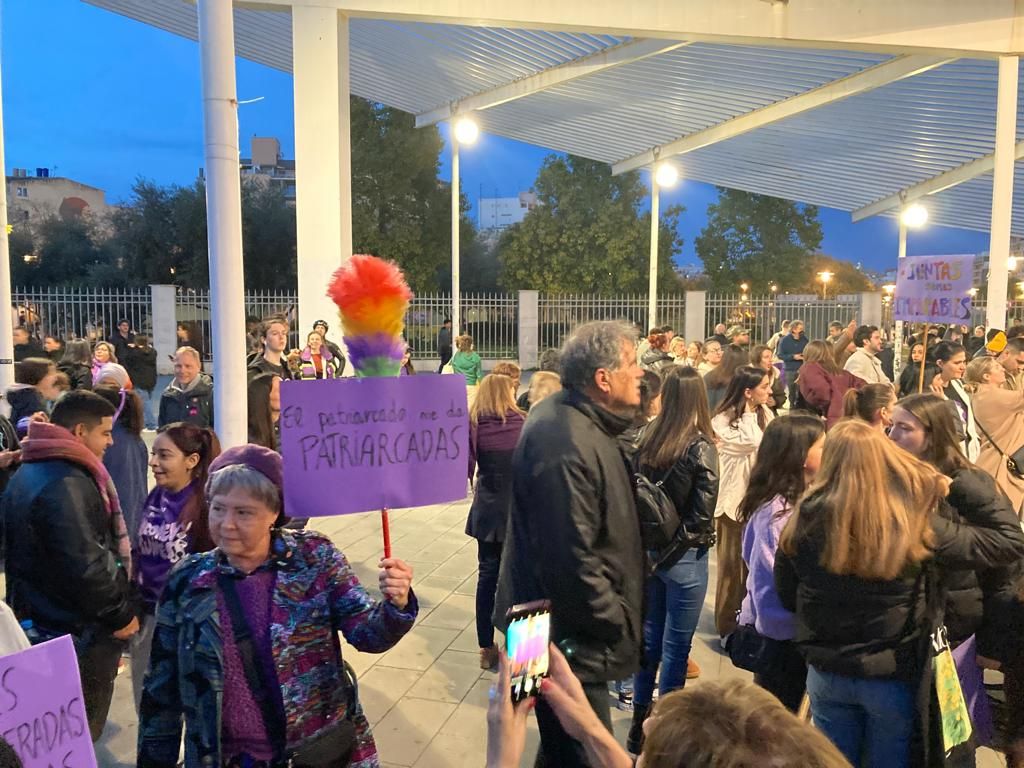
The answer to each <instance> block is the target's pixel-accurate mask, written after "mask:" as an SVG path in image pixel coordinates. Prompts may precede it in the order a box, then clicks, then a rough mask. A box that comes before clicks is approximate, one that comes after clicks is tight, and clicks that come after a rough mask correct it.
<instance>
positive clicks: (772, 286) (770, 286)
mask: <svg viewBox="0 0 1024 768" xmlns="http://www.w3.org/2000/svg"><path fill="white" fill-rule="evenodd" d="M768 290H769V291H771V292H772V293H778V290H779V286H777V285H776V284H775V283H772V284H771V285H769V286H768Z"/></svg>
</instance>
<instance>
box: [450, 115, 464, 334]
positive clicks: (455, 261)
mask: <svg viewBox="0 0 1024 768" xmlns="http://www.w3.org/2000/svg"><path fill="white" fill-rule="evenodd" d="M448 127H449V128H450V129H451V130H450V131H449V133H450V141H451V143H452V337H453V338H452V342H454V341H455V337H457V336H461V335H462V308H461V306H460V304H461V301H460V297H459V215H460V211H459V207H460V206H459V202H460V201H459V140H458V139H456V138H455V120H454V119H453V120H450V121H449V122H448Z"/></svg>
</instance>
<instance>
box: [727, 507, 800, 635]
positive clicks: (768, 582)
mask: <svg viewBox="0 0 1024 768" xmlns="http://www.w3.org/2000/svg"><path fill="white" fill-rule="evenodd" d="M782 510H785V512H782ZM780 512H782V514H779V513H780ZM792 514H793V510H792V509H786V502H785V500H784V499H783V498H782V497H781V496H776V497H775V498H774V499H772V500H771V501H769V502H768V503H767V504H764V505H763V506H761V507H759V508H758V510H757V511H756V512H755V513H754V515H753V517H751V518H750V520H748V521H747V524H746V526H744V528H743V562H745V563H746V564H747V568H748V569H749V573H748V574H747V596H746V597H744V598H743V605H742V607H741V608H740V619H739V621H740V624H753V625H754V628H755V629H756V630H757V631H758V632H759V633H761V634H762V635H764V636H765V637H770V638H772V639H773V640H792V639H793V638H794V637H796V615H795V614H792V613H790V612H789V611H787V610H786V609H785V608H783V607H782V603H781V602H780V601H779V595H778V593H777V592H776V591H775V550H777V549H778V547H779V537H780V536H781V535H782V529H783V528H785V527H786V522H787V521H788V520H789V518H790V515H792Z"/></svg>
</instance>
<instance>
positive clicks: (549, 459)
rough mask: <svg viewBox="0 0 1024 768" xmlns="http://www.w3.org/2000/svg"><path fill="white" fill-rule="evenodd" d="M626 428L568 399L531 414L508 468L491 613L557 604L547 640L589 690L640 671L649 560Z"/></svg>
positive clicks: (566, 395)
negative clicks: (624, 443)
mask: <svg viewBox="0 0 1024 768" xmlns="http://www.w3.org/2000/svg"><path fill="white" fill-rule="evenodd" d="M628 427H629V421H628V420H627V419H624V418H621V417H619V416H616V415H614V414H612V413H610V412H609V411H606V410H604V409H603V408H600V407H599V406H597V405H595V404H594V403H593V402H592V401H591V400H590V399H589V398H587V397H586V396H585V395H583V394H581V393H578V392H575V391H573V390H563V391H561V392H558V393H556V394H554V395H551V396H550V397H547V398H545V399H544V400H543V401H541V402H540V403H538V404H537V405H536V406H535V407H534V408H532V409H531V410H530V417H529V418H528V419H527V420H526V425H525V426H524V427H523V431H522V434H521V436H520V438H519V444H518V445H517V446H516V450H515V454H514V455H513V460H512V497H513V502H512V504H513V506H512V511H511V513H510V514H509V517H508V528H507V530H506V533H505V548H504V551H503V553H502V558H501V575H500V577H499V584H498V596H497V600H496V605H495V614H494V615H495V619H496V621H495V623H496V624H497V625H498V626H499V627H503V626H504V625H505V619H504V616H505V612H506V610H507V609H508V608H509V607H511V606H512V605H514V604H517V603H525V602H530V601H533V600H541V599H547V600H550V601H551V639H552V641H553V642H555V643H558V644H559V646H560V647H561V648H562V649H563V651H567V652H568V653H567V655H568V656H569V663H570V664H571V665H572V668H573V670H574V671H575V672H576V674H577V676H578V677H579V678H580V679H581V680H583V681H584V682H599V681H604V680H621V679H622V678H624V677H626V676H627V675H631V674H632V673H633V672H635V671H636V669H637V667H638V666H639V660H640V649H641V645H642V630H643V626H642V622H643V612H642V601H643V584H644V568H645V564H644V553H643V547H642V546H641V543H640V523H639V520H638V518H637V512H636V504H635V502H634V500H633V486H632V483H631V479H630V474H629V471H628V470H627V466H626V460H625V457H624V456H623V455H622V452H621V451H620V449H619V446H618V444H617V442H616V436H618V435H620V434H622V432H624V431H625V430H626V429H627V428H628Z"/></svg>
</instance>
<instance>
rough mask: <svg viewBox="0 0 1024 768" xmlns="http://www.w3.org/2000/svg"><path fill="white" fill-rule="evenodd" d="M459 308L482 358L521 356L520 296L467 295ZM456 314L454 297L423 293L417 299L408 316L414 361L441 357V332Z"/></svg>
mask: <svg viewBox="0 0 1024 768" xmlns="http://www.w3.org/2000/svg"><path fill="white" fill-rule="evenodd" d="M459 308H460V309H461V311H462V325H463V330H464V331H465V332H466V333H468V334H469V335H470V336H472V337H473V344H474V347H475V348H476V351H477V352H479V353H480V356H481V357H484V358H487V359H490V360H515V359H516V358H517V357H518V355H519V295H518V294H514V293H512V294H504V293H464V294H462V295H461V299H460V302H459ZM451 315H452V299H451V294H444V293H423V294H419V295H417V296H416V297H415V298H413V300H412V303H411V304H410V305H409V311H408V312H407V313H406V315H405V337H406V339H408V341H409V346H410V347H412V351H413V359H418V360H422V359H424V358H436V357H437V333H438V331H439V330H440V329H441V324H442V323H443V322H444V320H445V318H447V317H451Z"/></svg>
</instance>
